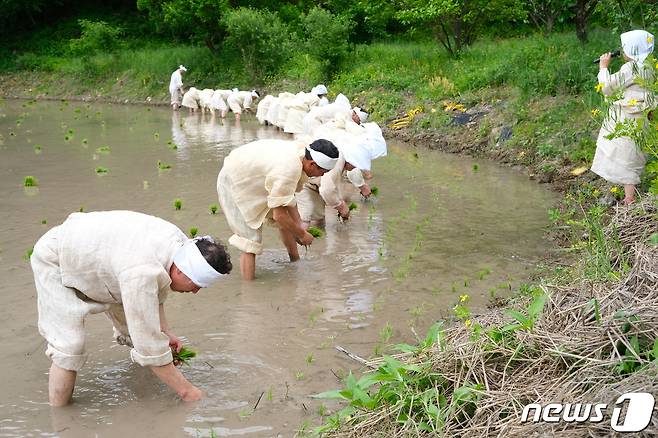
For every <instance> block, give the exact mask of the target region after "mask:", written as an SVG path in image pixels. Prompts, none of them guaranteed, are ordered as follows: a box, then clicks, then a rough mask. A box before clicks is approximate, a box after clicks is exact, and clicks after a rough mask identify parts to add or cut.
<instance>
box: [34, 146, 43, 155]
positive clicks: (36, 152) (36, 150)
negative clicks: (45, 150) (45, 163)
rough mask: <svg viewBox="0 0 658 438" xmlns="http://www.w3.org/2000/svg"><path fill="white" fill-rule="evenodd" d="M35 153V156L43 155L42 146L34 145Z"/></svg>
mask: <svg viewBox="0 0 658 438" xmlns="http://www.w3.org/2000/svg"><path fill="white" fill-rule="evenodd" d="M34 153H35V154H40V153H41V145H40V144H35V145H34Z"/></svg>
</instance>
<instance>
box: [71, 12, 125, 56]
mask: <svg viewBox="0 0 658 438" xmlns="http://www.w3.org/2000/svg"><path fill="white" fill-rule="evenodd" d="M78 23H79V24H80V28H81V29H82V34H81V35H80V38H74V39H72V40H71V41H70V43H69V48H70V50H71V52H73V53H74V54H76V55H92V54H94V53H96V52H98V51H104V52H114V51H116V50H117V49H119V48H120V47H121V39H120V38H121V34H122V33H123V30H122V29H121V28H120V27H118V26H112V25H109V24H107V23H106V22H104V21H91V20H84V19H82V20H79V21H78Z"/></svg>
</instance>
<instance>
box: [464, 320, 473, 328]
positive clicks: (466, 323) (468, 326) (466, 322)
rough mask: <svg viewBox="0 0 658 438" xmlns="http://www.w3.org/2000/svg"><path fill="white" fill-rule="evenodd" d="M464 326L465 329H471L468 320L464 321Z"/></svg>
mask: <svg viewBox="0 0 658 438" xmlns="http://www.w3.org/2000/svg"><path fill="white" fill-rule="evenodd" d="M464 324H465V325H466V328H471V324H472V323H471V320H470V319H467V320H466V321H464Z"/></svg>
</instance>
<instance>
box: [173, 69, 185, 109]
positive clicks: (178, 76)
mask: <svg viewBox="0 0 658 438" xmlns="http://www.w3.org/2000/svg"><path fill="white" fill-rule="evenodd" d="M186 71H187V69H186V68H185V67H184V66H183V65H180V66H178V68H177V69H176V71H174V72H173V73H172V74H171V80H170V81H169V94H171V108H172V109H173V110H174V111H176V110H178V108H180V105H181V101H182V100H183V94H185V90H184V89H183V73H185V72H186Z"/></svg>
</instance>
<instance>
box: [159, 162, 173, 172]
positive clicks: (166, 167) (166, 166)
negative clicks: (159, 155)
mask: <svg viewBox="0 0 658 438" xmlns="http://www.w3.org/2000/svg"><path fill="white" fill-rule="evenodd" d="M157 164H158V169H159V170H165V169H171V164H167V163H163V162H162V161H160V160H158V163H157Z"/></svg>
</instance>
